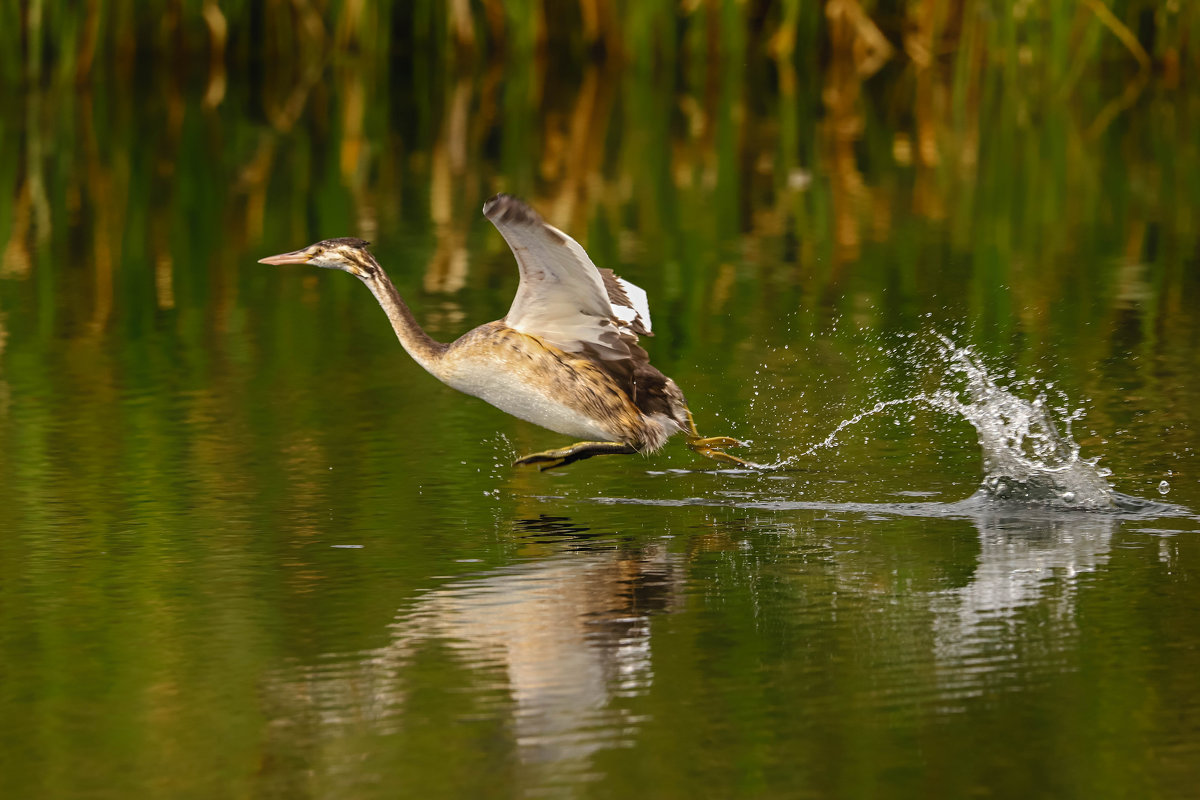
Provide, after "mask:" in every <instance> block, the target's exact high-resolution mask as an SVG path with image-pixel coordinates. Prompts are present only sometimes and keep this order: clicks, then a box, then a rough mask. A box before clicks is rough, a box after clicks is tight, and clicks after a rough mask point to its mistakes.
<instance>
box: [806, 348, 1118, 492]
mask: <svg viewBox="0 0 1200 800" xmlns="http://www.w3.org/2000/svg"><path fill="white" fill-rule="evenodd" d="M938 340H939V347H938V351H939V352H938V356H939V358H938V362H939V363H937V364H935V365H934V366H935V368H937V369H940V370H943V371H944V372H945V377H944V378H942V380H941V383H940V385H939V386H938V388H937V389H935V390H934V391H932V392H921V393H919V394H916V395H913V396H912V397H903V398H898V399H893V400H885V401H882V402H879V403H876V404H875V406H874V407H873V408H870V409H868V410H866V411H862V412H859V413H858V414H855V415H854V416H852V417H850V418H849V419H846V420H844V421H842V422H841V423H839V424H838V425H837V427H836V428H834V430H833V432H832V433H830V434H829V436H827V437H826V438H825V439H824V440H823V441H821V442H820V443H818V444H816V445H814V446H813V447H811V448H809V450H808V452H807V453H806V455H811V454H812V453H813V452H815V451H816V450H820V449H824V448H832V447H836V446H837V437H838V435H839V434H840V433H841V432H842V431H843V430H845V429H846V428H849V427H851V426H853V425H856V424H857V423H858V422H860V421H861V420H863V419H864V418H866V417H869V416H873V415H875V414H879V413H881V412H883V411H886V410H888V409H891V408H894V407H896V406H900V405H906V404H920V405H924V406H927V407H930V408H934V409H937V410H938V411H942V412H944V413H946V414H949V415H951V416H954V417H958V418H961V419H963V420H965V421H966V422H968V423H970V425H971V426H972V427H973V428H974V429H975V433H976V435H977V437H978V439H979V446H980V448H982V450H983V468H984V478H983V482H982V484H981V486H980V492H981V493H982V494H983V495H984V496H986V497H987V498H990V499H994V500H1000V501H1011V502H1019V503H1036V504H1040V505H1050V506H1058V507H1062V508H1072V509H1096V510H1104V509H1114V508H1116V507H1117V495H1116V494H1115V492H1113V490H1112V487H1110V486H1109V485H1108V482H1107V481H1106V480H1105V475H1106V473H1105V472H1104V471H1102V470H1099V469H1097V467H1096V459H1085V458H1082V457H1080V455H1079V445H1078V444H1076V443H1075V441H1074V439H1073V438H1072V434H1071V426H1072V423H1074V422H1075V421H1076V420H1077V419H1079V417H1080V416H1081V415H1082V412H1080V411H1077V412H1074V413H1067V412H1065V411H1064V412H1063V413H1062V414H1061V416H1060V417H1059V418H1058V419H1056V418H1055V417H1054V416H1053V415H1052V413H1051V409H1049V408H1048V406H1047V399H1046V394H1045V392H1044V391H1042V392H1039V393H1038V394H1037V396H1036V397H1034V398H1033V399H1032V400H1026V399H1024V398H1021V397H1019V396H1017V395H1016V394H1014V393H1013V392H1012V391H1011V390H1009V389H1008V388H1006V387H1004V386H1001V385H999V384H998V383H996V381H995V379H993V378H992V376H991V375H990V374H989V373H988V370H987V368H986V367H985V366H984V364H983V362H982V361H980V359H979V357H978V356H977V355H976V354H975V353H974V352H973V351H972V350H971V349H970V348H969V347H960V346H958V345H956V344H955V343H954V342H952V341H951V340H950V339H948V338H946V337H945V336H941V335H938Z"/></svg>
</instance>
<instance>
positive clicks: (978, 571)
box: [931, 514, 1118, 697]
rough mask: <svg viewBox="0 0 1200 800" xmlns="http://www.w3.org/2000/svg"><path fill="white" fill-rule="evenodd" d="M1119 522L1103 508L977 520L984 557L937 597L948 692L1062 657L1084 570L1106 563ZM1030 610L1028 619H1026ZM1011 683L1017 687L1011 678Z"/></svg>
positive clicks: (970, 690)
mask: <svg viewBox="0 0 1200 800" xmlns="http://www.w3.org/2000/svg"><path fill="white" fill-rule="evenodd" d="M1117 524H1118V522H1117V520H1116V519H1114V518H1113V517H1111V516H1110V515H1105V514H1054V515H1048V516H1047V517H1046V518H1044V519H1030V518H1029V517H1027V516H1025V517H1014V518H1008V517H1005V516H1003V515H1000V514H997V515H985V516H981V517H979V518H977V519H976V521H975V525H976V528H977V529H978V531H979V542H980V551H979V560H978V565H977V566H976V568H975V572H974V575H973V576H972V577H971V580H970V581H969V582H968V583H967V584H966V585H964V586H961V587H958V588H955V589H950V590H946V591H943V592H939V593H937V594H936V595H934V597H933V598H932V603H931V607H932V610H933V611H934V614H935V618H934V619H935V621H934V654H935V657H936V660H937V663H938V664H939V675H940V676H941V680H942V684H943V689H944V691H945V696H946V697H953V696H963V697H965V696H971V695H973V694H976V693H977V692H978V691H979V690H980V689H982V688H983V687H985V686H990V687H994V686H996V685H997V682H998V681H999V682H1001V683H1002V682H1004V681H1009V680H1013V675H1012V670H1013V669H1014V667H1015V665H1016V664H1018V663H1020V664H1021V665H1022V667H1023V668H1030V667H1031V666H1032V668H1034V669H1040V668H1042V667H1045V666H1048V665H1049V662H1053V661H1056V660H1059V659H1064V658H1065V657H1066V656H1065V653H1064V648H1065V647H1067V646H1069V643H1070V642H1071V641H1073V639H1074V634H1075V632H1076V629H1077V626H1076V612H1077V609H1076V604H1077V600H1078V595H1079V591H1080V576H1081V575H1085V574H1087V573H1091V572H1094V571H1096V570H1098V569H1101V568H1103V566H1104V565H1105V564H1106V563H1107V562H1108V557H1109V549H1110V542H1111V539H1112V534H1113V530H1114V529H1115V528H1116V526H1117ZM1027 616H1028V617H1029V618H1027ZM1013 685H1014V686H1017V685H1019V684H1018V683H1017V682H1016V681H1015V680H1013Z"/></svg>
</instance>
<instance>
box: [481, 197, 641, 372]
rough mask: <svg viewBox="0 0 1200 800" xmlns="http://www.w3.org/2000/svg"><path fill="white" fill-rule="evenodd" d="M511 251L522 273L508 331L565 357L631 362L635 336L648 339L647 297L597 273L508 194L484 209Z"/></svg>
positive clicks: (566, 239) (574, 245)
mask: <svg viewBox="0 0 1200 800" xmlns="http://www.w3.org/2000/svg"><path fill="white" fill-rule="evenodd" d="M483 215H484V216H485V217H487V218H488V220H490V221H491V223H492V224H493V225H495V226H496V229H497V230H498V231H500V235H501V236H503V237H504V240H505V241H506V242H508V246H509V247H511V248H512V251H513V255H514V256H516V259H517V266H518V267H519V268H520V270H521V283H520V285H519V286H518V287H517V296H516V297H515V298H514V299H513V304H512V307H511V308H510V309H509V310H508V315H507V316H506V317H505V321H506V322H507V324H508V326H509V327H511V328H513V329H515V330H518V331H521V332H522V333H529V334H532V335H535V336H540V337H541V338H543V339H545V340H546V341H547V342H549V343H551V344H553V345H554V346H555V347H558V348H560V349H562V350H565V351H567V352H575V353H577V352H582V351H583V350H584V349H592V350H594V351H595V352H596V354H598V355H599V356H600V357H601V358H604V359H609V360H612V359H624V358H629V357H630V355H631V353H630V346H631V345H632V346H633V347H636V346H637V345H636V342H637V336H639V335H642V336H645V335H648V334H649V333H650V311H649V309H648V308H647V304H646V293H645V292H644V291H642V290H641V289H639V288H638V287H636V286H634V285H633V284H632V283H629V282H628V281H626V280H624V279H622V278H619V277H617V276H616V275H614V274H613V272H612V270H607V269H605V270H601V269H597V268H596V265H595V264H593V263H592V260H591V259H590V258H588V254H587V252H585V251H584V249H583V248H582V247H580V245H579V242H576V241H575V240H574V239H572V238H571V237H570V236H568V235H567V234H565V233H563V232H562V231H560V230H559V229H558V228H555V227H554V226H553V225H548V224H546V222H545V221H544V220H543V219H542V218H541V217H540V216H539V215H538V213H537V212H536V211H534V210H533V209H532V208H530V207H529V206H527V205H525V203H523V202H521V201H520V200H518V199H516V198H515V197H512V196H511V195H507V194H498V195H496V196H495V197H493V198H492V199H491V200H488V201H487V202H486V203H484V204H483Z"/></svg>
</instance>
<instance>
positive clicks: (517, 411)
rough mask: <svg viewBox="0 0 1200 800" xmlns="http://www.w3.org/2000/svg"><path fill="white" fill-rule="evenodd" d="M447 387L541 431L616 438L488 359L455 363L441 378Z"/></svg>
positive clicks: (606, 439)
mask: <svg viewBox="0 0 1200 800" xmlns="http://www.w3.org/2000/svg"><path fill="white" fill-rule="evenodd" d="M442 379H443V380H444V381H445V382H446V384H447V385H449V386H451V387H453V388H455V389H458V390H459V391H460V392H463V393H465V394H469V395H472V396H474V397H478V398H479V399H481V400H485V401H487V402H488V403H491V404H492V405H494V406H495V407H496V408H498V409H500V410H501V411H504V412H507V413H509V414H512V415H513V416H514V417H517V418H519V419H523V420H525V421H526V422H532V423H533V424H535V425H541V426H542V427H543V428H548V429H549V430H552V431H555V432H557V433H561V434H565V435H567V436H575V437H578V438H580V439H585V440H587V441H599V442H613V441H617V439H616V438H615V437H614V436H613V434H612V433H611V432H609V431H608V430H606V429H605V428H604V427H602V426H601V425H600V423H598V422H596V421H595V420H593V419H592V418H591V417H588V416H586V415H584V414H582V413H580V412H579V411H576V410H575V409H574V408H571V407H570V406H568V405H566V404H565V403H563V402H562V401H561V400H559V399H558V398H556V397H553V396H552V395H551V394H550V393H549V392H547V391H546V390H545V389H544V387H542V386H539V385H537V384H536V383H534V382H533V381H531V380H530V379H529V376H528V375H522V374H517V373H515V372H513V371H512V370H511V369H506V368H505V365H504V364H502V363H499V362H498V361H492V360H490V359H470V360H463V361H460V362H458V363H457V364H456V365H455V369H454V370H453V372H452V373H451V374H448V375H444V376H442Z"/></svg>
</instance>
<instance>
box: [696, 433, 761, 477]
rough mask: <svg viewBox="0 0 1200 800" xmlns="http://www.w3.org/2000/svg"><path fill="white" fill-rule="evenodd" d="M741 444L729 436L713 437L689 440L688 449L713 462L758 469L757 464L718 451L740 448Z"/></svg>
mask: <svg viewBox="0 0 1200 800" xmlns="http://www.w3.org/2000/svg"><path fill="white" fill-rule="evenodd" d="M730 442H732V444H730ZM714 443H717V444H714ZM741 444H742V443H741V442H739V441H738V440H737V439H731V438H730V437H728V436H713V437H709V438H698V439H689V440H688V447H690V448H692V450H693V451H694V452H696V453H699V454H700V455H702V456H704V457H705V458H711V459H712V460H713V461H720V462H723V463H725V464H735V465H737V466H739V467H746V468H748V469H754V468H756V467H757V466H758V465H757V464H755V463H753V462H750V461H746V460H745V459H742V458H738V457H737V456H731V455H730V454H729V453H726V452H725V451H723V450H719V449H718V447H740V446H741Z"/></svg>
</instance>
